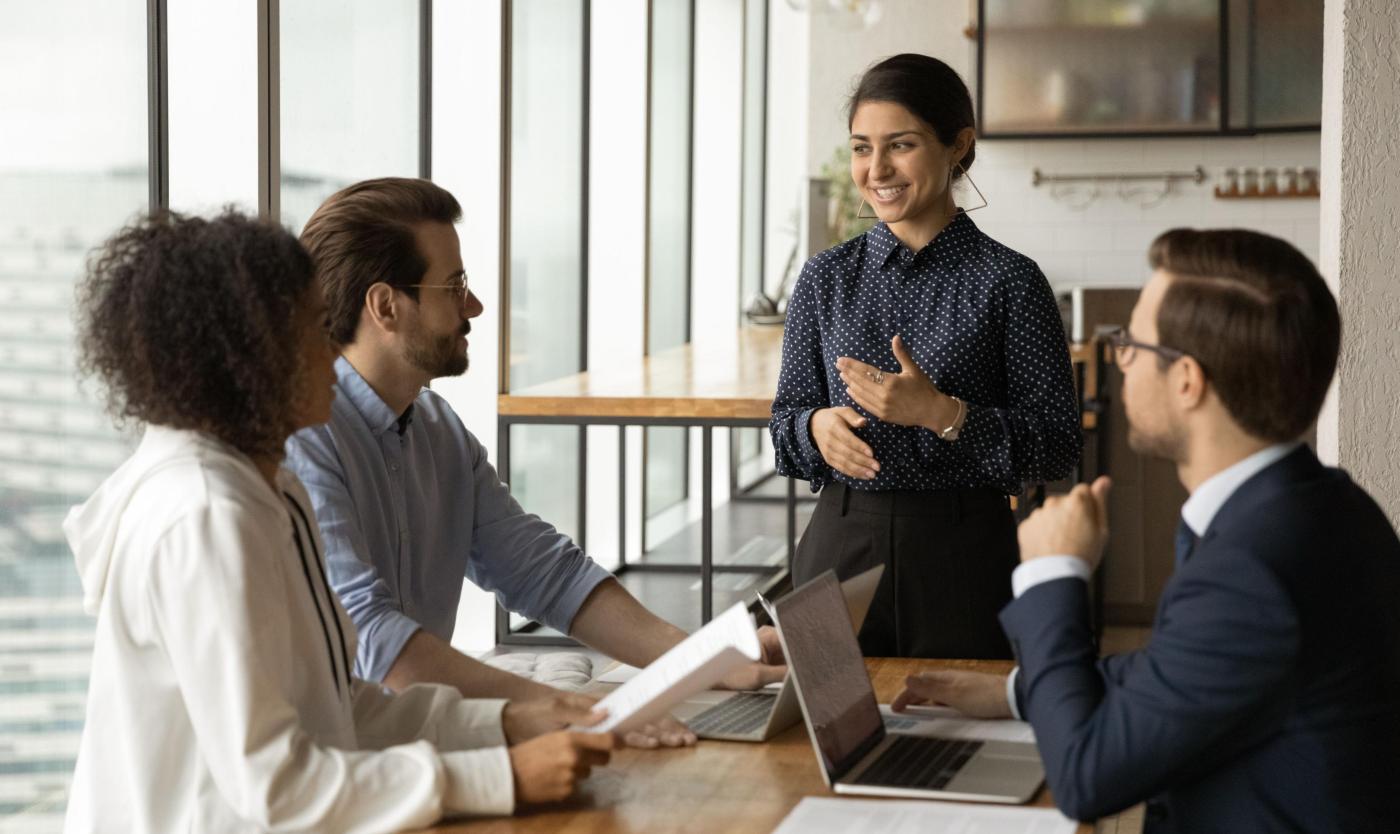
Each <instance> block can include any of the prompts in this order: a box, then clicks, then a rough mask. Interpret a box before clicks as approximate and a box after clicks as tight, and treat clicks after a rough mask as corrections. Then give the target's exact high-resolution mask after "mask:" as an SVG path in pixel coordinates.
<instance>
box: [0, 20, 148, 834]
mask: <svg viewBox="0 0 1400 834" xmlns="http://www.w3.org/2000/svg"><path fill="white" fill-rule="evenodd" d="M145 12H146V3H144V2H141V0H126V2H107V3H88V2H83V1H82V0H50V2H46V3H9V4H7V5H6V7H5V19H4V25H3V26H0V78H3V79H4V82H3V83H0V120H3V124H4V128H3V129H0V670H3V678H2V679H0V830H5V831H10V830H13V831H25V832H35V831H57V830H60V829H61V828H62V822H63V811H64V807H65V795H66V793H67V789H68V783H69V780H70V778H71V776H70V775H71V773H72V771H73V763H74V759H75V756H76V753H77V749H78V739H79V736H80V734H81V731H82V722H83V712H84V700H85V693H86V690H87V676H88V669H89V663H90V659H91V652H92V631H93V621H92V619H91V618H89V617H88V616H86V615H85V614H84V613H83V610H82V604H81V599H82V589H81V587H80V585H79V581H78V573H77V570H76V569H75V567H74V564H73V557H72V554H71V553H70V552H69V550H68V545H67V542H66V540H65V539H64V537H63V531H62V526H61V525H62V521H63V518H64V516H65V515H66V514H67V512H68V509H69V507H71V506H72V505H73V504H75V503H78V502H79V501H82V500H84V499H85V498H86V497H87V496H88V495H89V494H90V493H91V492H92V491H93V489H94V488H95V487H96V486H97V485H98V483H100V482H101V480H102V479H103V478H104V477H106V475H107V474H108V473H110V472H111V470H112V469H113V468H115V466H116V465H117V464H118V463H120V462H121V460H122V459H123V458H124V457H125V456H126V455H127V453H128V451H129V448H130V447H129V445H128V442H127V440H126V439H124V438H123V437H122V436H121V435H119V434H118V433H117V432H116V430H114V429H113V428H112V425H111V421H110V420H109V419H108V418H107V417H106V415H105V414H103V412H102V410H101V408H100V406H99V405H97V404H96V402H95V401H94V398H93V397H92V396H90V392H88V393H84V392H83V391H80V390H79V388H78V386H77V385H76V383H75V379H76V374H75V370H74V346H73V320H72V299H73V291H74V285H75V282H76V281H77V280H78V278H79V277H80V276H81V275H82V273H83V266H84V259H85V257H86V255H87V253H88V251H89V250H90V249H91V248H92V247H93V246H95V245H96V244H98V243H100V242H101V241H103V240H104V239H105V238H106V237H108V236H109V235H111V234H112V232H114V231H115V230H116V229H117V228H118V227H120V226H121V225H122V224H123V223H125V222H126V221H127V220H129V219H130V218H132V217H133V216H134V215H135V214H137V213H138V212H140V211H142V210H144V209H145V208H146V206H147V199H148V181H147V153H148V148H147V110H146V84H147V80H146V30H145V26H146V15H145Z"/></svg>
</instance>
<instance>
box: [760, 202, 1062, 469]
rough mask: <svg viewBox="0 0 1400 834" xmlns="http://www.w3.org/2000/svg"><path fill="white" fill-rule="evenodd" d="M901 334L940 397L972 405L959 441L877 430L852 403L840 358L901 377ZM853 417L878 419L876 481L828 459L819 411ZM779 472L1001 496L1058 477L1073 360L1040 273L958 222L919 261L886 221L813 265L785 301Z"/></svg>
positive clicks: (909, 430)
mask: <svg viewBox="0 0 1400 834" xmlns="http://www.w3.org/2000/svg"><path fill="white" fill-rule="evenodd" d="M896 333H898V334H899V335H900V337H901V338H902V339H903V340H904V343H905V345H906V346H907V347H908V349H909V352H910V355H912V356H913V357H914V361H916V362H917V363H918V364H919V367H920V368H922V369H923V371H924V373H925V374H927V375H928V377H929V379H931V380H932V381H933V384H934V385H935V386H936V387H937V388H938V389H939V390H940V391H942V392H943V393H945V394H950V395H952V396H955V397H958V398H959V399H961V400H963V401H964V402H966V403H967V419H966V421H965V422H964V424H963V429H962V432H961V433H960V436H959V438H958V439H957V440H955V441H945V440H942V439H941V438H939V437H938V435H936V434H934V433H933V432H931V431H929V430H928V429H925V428H918V427H909V426H898V425H894V424H892V423H884V422H881V421H879V420H877V419H875V418H874V417H873V416H872V415H871V414H869V413H868V412H866V411H865V410H864V409H862V408H861V407H860V406H858V405H856V404H855V402H854V401H852V400H851V398H850V397H849V396H847V395H846V386H845V384H844V383H842V382H841V377H840V373H839V372H838V371H837V370H836V359H837V358H838V357H841V356H849V357H852V358H854V359H858V360H860V361H862V362H865V363H867V364H870V365H874V366H876V367H879V368H881V369H882V370H884V371H885V372H887V373H898V372H899V362H898V361H897V360H896V359H895V358H894V353H893V352H892V351H891V349H890V339H892V338H893V337H894V335H895V334H896ZM829 406H850V407H851V408H854V409H855V410H856V411H857V412H859V413H860V414H861V415H862V416H864V417H866V418H867V420H869V423H868V424H867V425H866V426H865V427H864V428H862V429H857V430H856V434H857V435H859V436H860V437H861V439H863V440H864V441H865V442H866V443H868V444H869V445H870V447H871V449H873V450H874V453H875V459H876V460H877V461H879V462H880V471H879V472H878V473H877V474H876V476H875V478H874V479H873V480H869V481H862V480H858V479H855V478H850V477H848V476H846V475H843V474H841V473H839V472H836V471H835V470H833V469H832V468H831V467H829V466H828V465H827V464H826V461H824V460H823V459H822V456H821V453H820V452H819V451H818V450H817V447H816V444H815V443H814V442H813V440H812V436H811V434H810V431H809V422H810V420H811V417H812V412H813V411H815V410H816V409H818V408H826V407H829ZM768 427H769V431H770V432H771V433H772V436H773V445H774V446H775V447H776V450H777V468H778V472H779V473H781V474H783V475H787V476H790V477H794V478H802V479H805V480H807V481H809V482H811V485H812V491H813V492H815V491H817V490H819V489H821V488H822V487H823V486H824V485H826V484H827V483H828V482H829V481H831V480H837V481H840V482H842V483H844V484H846V485H848V486H850V487H852V488H854V489H863V490H888V489H950V488H958V487H995V488H997V489H999V490H1001V491H1003V492H1005V493H1007V494H1015V493H1018V492H1020V491H1021V489H1022V487H1023V485H1024V484H1026V483H1038V482H1044V481H1053V480H1058V479H1060V478H1063V477H1065V476H1067V475H1068V474H1069V473H1070V472H1071V470H1073V468H1074V465H1075V463H1076V462H1077V461H1078V460H1079V454H1080V450H1081V449H1082V447H1083V436H1082V435H1081V433H1080V429H1079V407H1078V395H1077V394H1076V393H1075V388H1074V377H1073V372H1072V370H1071V368H1070V360H1069V349H1068V346H1067V345H1066V342H1065V333H1064V327H1063V326H1062V324H1061V323H1060V314H1059V310H1058V309H1057V308H1056V306H1055V298H1054V295H1053V294H1052V293H1051V291H1050V285H1049V283H1048V282H1047V281H1046V280H1045V276H1044V275H1043V274H1042V273H1041V271H1040V268H1039V267H1037V266H1036V265H1035V262H1034V261H1032V260H1031V259H1030V258H1027V257H1026V256H1024V255H1022V254H1020V253H1018V252H1015V251H1012V250H1011V249H1008V248H1007V247H1005V246H1003V245H1001V244H999V243H997V242H996V241H994V240H992V239H991V238H989V237H987V236H986V235H985V234H983V233H982V231H981V230H979V229H978V228H977V226H976V224H974V223H973V222H972V220H971V219H970V218H969V217H968V216H967V215H966V214H961V213H960V214H959V215H958V216H957V217H956V218H954V219H953V221H952V222H951V223H949V224H948V226H947V227H946V228H944V229H943V231H942V232H940V233H939V234H938V236H937V237H935V238H934V239H933V240H932V241H930V242H929V244H928V245H927V246H925V247H924V248H923V249H922V250H920V251H919V252H918V253H914V252H912V251H910V250H909V248H908V247H906V246H905V245H904V244H902V243H900V242H899V239H898V238H896V237H895V236H894V233H893V232H891V231H890V230H889V227H887V226H886V225H885V224H883V223H880V224H878V225H876V226H875V227H874V228H873V229H871V230H870V231H868V232H866V233H865V234H863V235H860V236H858V237H854V238H852V239H851V240H848V241H846V242H845V243H843V244H841V245H839V246H835V247H833V248H831V249H828V250H826V251H825V252H822V253H820V254H818V255H815V256H813V258H812V259H811V260H809V261H808V262H807V264H806V265H805V266H804V267H803V268H802V275H801V276H800V277H799V278H798V280H797V286H796V287H795V288H794V290H793V294H792V299H791V301H790V302H789V304H788V312H787V327H786V332H785V333H784V336H783V367H782V373H781V375H780V376H779V379H778V393H777V395H776V396H775V397H774V400H773V417H772V419H771V420H770V421H769V424H768Z"/></svg>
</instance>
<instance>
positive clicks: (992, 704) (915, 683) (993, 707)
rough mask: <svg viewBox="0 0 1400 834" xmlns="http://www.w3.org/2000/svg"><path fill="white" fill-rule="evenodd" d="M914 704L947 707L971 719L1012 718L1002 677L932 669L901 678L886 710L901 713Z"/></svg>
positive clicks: (959, 670)
mask: <svg viewBox="0 0 1400 834" xmlns="http://www.w3.org/2000/svg"><path fill="white" fill-rule="evenodd" d="M915 704H936V705H941V706H949V707H952V708H953V709H955V710H957V711H958V712H960V713H962V714H963V715H968V716H971V717H973V718H1012V717H1013V716H1012V715H1011V705H1010V704H1008V703H1007V702H1006V675H997V674H992V673H989V672H969V671H967V670H965V669H935V670H933V671H931V672H920V673H919V674H917V675H910V676H909V677H907V678H905V679H904V689H903V691H901V692H900V693H899V694H898V695H896V696H895V698H894V702H893V703H891V704H890V709H892V710H894V711H895V712H904V710H905V708H906V707H909V706H913V705H915Z"/></svg>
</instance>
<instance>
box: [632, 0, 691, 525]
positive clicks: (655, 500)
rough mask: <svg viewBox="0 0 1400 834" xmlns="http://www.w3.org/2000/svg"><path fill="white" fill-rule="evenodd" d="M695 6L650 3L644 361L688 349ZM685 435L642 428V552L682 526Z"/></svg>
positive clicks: (676, 0) (662, 0)
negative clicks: (665, 352)
mask: <svg viewBox="0 0 1400 834" xmlns="http://www.w3.org/2000/svg"><path fill="white" fill-rule="evenodd" d="M694 28H695V9H694V0H652V2H651V27H650V29H651V31H650V42H651V85H650V89H649V91H648V93H647V96H648V123H647V137H648V139H647V141H648V149H647V173H648V186H647V236H648V241H647V340H646V342H647V344H646V348H647V353H649V354H654V353H658V352H660V351H663V350H666V349H667V348H672V347H676V346H677V345H682V344H685V343H686V342H688V341H690V246H691V241H690V192H691V188H690V186H691V112H692V111H691V99H692V95H691V92H692V90H693V78H692V70H693V67H694V61H693V58H692V50H693V47H694V43H695V39H694ZM689 450H690V446H689V439H688V431H687V430H686V429H680V428H675V429H672V428H648V429H647V430H646V441H645V452H644V454H645V457H646V464H645V473H646V474H645V481H646V484H645V490H644V492H643V496H644V497H643V501H644V506H645V508H646V530H645V532H644V535H643V539H642V541H643V543H644V546H649V545H651V544H654V543H655V542H656V541H657V540H658V539H661V538H664V537H665V536H666V535H667V534H669V533H672V532H675V531H676V530H679V529H680V527H681V526H682V525H684V523H685V521H686V518H685V500H686V497H687V495H688V494H689V490H688V487H689V466H688V464H689Z"/></svg>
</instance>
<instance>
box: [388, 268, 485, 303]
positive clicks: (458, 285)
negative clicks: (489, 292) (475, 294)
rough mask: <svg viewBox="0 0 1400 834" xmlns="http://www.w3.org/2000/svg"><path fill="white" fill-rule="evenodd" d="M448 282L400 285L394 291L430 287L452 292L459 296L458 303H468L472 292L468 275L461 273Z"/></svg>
mask: <svg viewBox="0 0 1400 834" xmlns="http://www.w3.org/2000/svg"><path fill="white" fill-rule="evenodd" d="M447 280H448V282H449V283H446V284H399V285H398V286H396V287H395V288H394V289H398V290H406V289H408V288H409V287H417V288H425V287H430V288H436V289H440V290H451V291H452V294H453V295H455V296H457V301H458V303H462V304H464V303H466V300H467V295H468V293H470V292H471V290H470V289H469V288H468V286H467V273H465V272H459V273H457V274H456V275H453V276H451V277H450V278H448V279H447Z"/></svg>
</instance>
